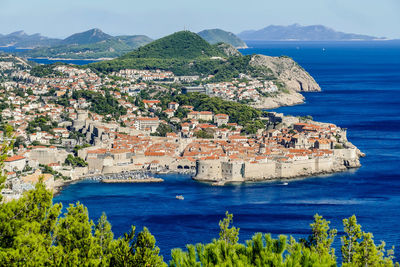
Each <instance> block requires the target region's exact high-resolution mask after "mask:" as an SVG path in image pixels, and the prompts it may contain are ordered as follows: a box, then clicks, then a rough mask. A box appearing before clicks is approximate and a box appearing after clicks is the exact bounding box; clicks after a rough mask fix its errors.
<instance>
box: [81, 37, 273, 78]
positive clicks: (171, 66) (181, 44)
mask: <svg viewBox="0 0 400 267" xmlns="http://www.w3.org/2000/svg"><path fill="white" fill-rule="evenodd" d="M213 56H214V57H215V56H216V57H219V58H212V57H213ZM250 59H251V56H242V55H241V54H240V53H239V55H238V56H228V55H227V54H225V52H224V50H223V48H221V47H220V46H218V45H210V44H208V43H207V42H206V41H205V40H203V39H202V38H201V37H199V36H198V35H197V34H195V33H191V32H188V31H183V32H177V33H174V34H172V35H169V36H166V37H164V38H161V39H159V40H156V41H154V42H152V43H150V44H147V45H145V46H143V47H140V48H139V49H137V50H136V51H133V52H132V53H128V54H126V55H125V56H123V57H120V58H118V59H114V60H109V61H103V62H96V63H92V64H89V65H88V67H90V68H92V69H93V70H96V71H99V72H103V73H109V72H113V71H119V70H122V69H146V70H154V69H161V70H169V71H172V72H173V73H174V74H175V75H178V76H181V75H200V76H204V77H205V76H208V75H213V76H215V77H214V78H213V79H212V80H211V81H228V80H231V79H232V78H236V77H238V75H239V73H245V74H248V75H251V76H254V77H255V76H263V77H265V78H266V79H271V80H273V79H275V77H274V76H273V75H272V72H271V71H270V70H269V69H267V68H255V67H252V66H250V65H249V62H250Z"/></svg>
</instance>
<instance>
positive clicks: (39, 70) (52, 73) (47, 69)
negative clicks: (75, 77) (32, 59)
mask: <svg viewBox="0 0 400 267" xmlns="http://www.w3.org/2000/svg"><path fill="white" fill-rule="evenodd" d="M58 65H64V63H59V62H57V63H54V64H47V65H37V66H35V67H33V68H32V69H31V72H30V74H31V75H32V76H36V77H53V78H54V77H63V76H64V74H63V73H61V72H59V71H56V70H54V67H55V66H58Z"/></svg>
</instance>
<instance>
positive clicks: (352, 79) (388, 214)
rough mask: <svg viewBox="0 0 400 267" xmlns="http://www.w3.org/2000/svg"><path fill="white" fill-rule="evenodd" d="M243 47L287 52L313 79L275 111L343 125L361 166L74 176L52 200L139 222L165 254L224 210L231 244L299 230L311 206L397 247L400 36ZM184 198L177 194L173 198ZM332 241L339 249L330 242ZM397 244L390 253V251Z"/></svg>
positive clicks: (207, 235) (208, 228)
mask: <svg viewBox="0 0 400 267" xmlns="http://www.w3.org/2000/svg"><path fill="white" fill-rule="evenodd" d="M248 45H249V47H250V48H249V49H245V50H241V52H242V53H244V54H253V53H259V54H266V55H271V56H281V55H287V56H290V57H292V58H293V59H294V60H296V61H297V62H298V63H299V64H300V65H301V66H303V67H304V68H305V69H306V70H307V71H309V73H310V74H311V75H312V76H313V77H314V78H315V79H316V81H317V82H318V83H319V84H320V85H321V88H322V92H320V93H306V94H305V97H306V103H305V104H303V105H298V106H293V107H282V108H279V109H277V110H276V111H278V112H283V113H285V114H292V115H311V116H313V118H314V119H315V120H317V121H325V122H332V123H335V124H337V125H339V126H341V127H345V128H348V139H349V140H350V141H351V142H353V143H354V144H355V145H356V146H357V147H358V148H360V150H361V151H363V152H365V153H366V157H365V158H363V159H362V160H361V163H362V165H363V166H362V167H361V168H359V169H354V170H350V171H347V172H342V173H337V174H333V175H326V176H318V177H312V178H308V179H302V180H297V181H292V182H289V184H288V185H284V184H283V183H281V182H274V183H247V184H239V185H229V186H225V187H212V186H209V185H207V184H203V183H198V182H195V181H193V180H191V178H190V177H188V176H184V175H173V174H170V175H159V177H162V178H164V179H165V182H164V183H157V184H102V183H97V182H89V181H83V182H79V183H76V184H72V185H70V186H68V187H67V188H65V189H64V190H63V191H62V192H61V193H60V194H59V195H58V196H56V197H55V199H54V201H55V202H62V203H63V204H64V206H67V205H68V204H69V203H75V202H77V201H80V202H81V203H83V204H85V205H86V206H87V207H88V210H89V213H90V217H91V218H92V219H93V220H94V221H96V220H97V219H98V218H99V217H100V215H101V213H102V212H103V211H104V212H106V214H107V216H108V218H109V221H110V222H111V223H112V225H113V231H114V233H115V234H116V235H117V236H119V235H121V234H122V233H124V232H126V231H128V230H129V229H130V225H135V226H136V227H137V229H138V230H140V229H141V228H142V227H144V226H146V227H148V228H149V230H150V231H151V233H152V234H154V236H155V237H156V240H157V245H158V246H159V247H160V248H161V253H162V254H163V255H164V256H165V258H166V259H169V258H170V249H172V248H175V247H181V248H184V247H185V245H186V244H187V243H198V242H210V241H211V239H212V238H218V221H219V220H220V219H222V218H223V215H224V213H225V211H226V210H228V211H229V212H231V213H233V214H234V224H235V226H237V227H239V228H240V241H242V242H243V241H244V240H246V239H249V238H251V236H252V235H253V234H254V233H255V232H264V233H272V234H273V236H275V237H276V236H277V235H279V234H286V235H293V236H294V237H296V238H300V237H306V236H307V235H308V234H309V231H310V228H309V224H310V223H311V221H312V217H313V215H314V214H315V213H319V214H321V215H323V216H324V217H325V218H326V219H328V220H330V221H331V226H332V227H335V228H337V229H338V230H339V234H341V233H342V230H343V227H342V219H343V218H346V217H349V216H351V215H353V214H356V215H357V218H358V220H359V223H361V224H362V226H363V229H364V230H365V231H370V232H373V233H374V235H375V240H376V242H379V240H384V241H386V243H387V246H388V247H390V246H392V245H399V244H400V235H399V234H398V233H399V231H400V223H399V221H400V213H399V210H400V163H399V162H400V42H395V41H393V42H347V43H346V42H342V43H326V42H254V43H249V44H248ZM181 194H182V195H183V196H184V197H185V199H184V200H182V201H181V200H177V199H176V198H175V196H176V195H181ZM334 246H335V248H336V251H337V255H339V253H340V250H339V247H340V240H339V239H338V238H337V239H336V241H335V243H334ZM399 252H400V248H399V249H398V250H397V251H396V256H397V257H399V256H400V253H399Z"/></svg>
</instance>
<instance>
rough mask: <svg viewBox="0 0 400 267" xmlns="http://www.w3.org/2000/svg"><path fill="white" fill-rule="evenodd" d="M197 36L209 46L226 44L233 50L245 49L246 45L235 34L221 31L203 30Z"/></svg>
mask: <svg viewBox="0 0 400 267" xmlns="http://www.w3.org/2000/svg"><path fill="white" fill-rule="evenodd" d="M197 34H198V35H200V36H201V37H202V38H203V39H204V40H206V41H207V42H209V43H210V44H217V43H226V44H230V45H231V46H233V47H235V48H247V45H246V43H245V42H243V40H241V39H240V38H239V37H237V36H236V35H235V34H233V33H231V32H227V31H224V30H221V29H211V30H204V31H201V32H199V33H197Z"/></svg>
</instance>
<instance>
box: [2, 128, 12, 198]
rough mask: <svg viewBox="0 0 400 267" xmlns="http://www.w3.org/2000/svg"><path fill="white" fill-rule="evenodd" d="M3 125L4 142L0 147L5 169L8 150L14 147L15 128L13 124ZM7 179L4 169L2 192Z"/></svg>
mask: <svg viewBox="0 0 400 267" xmlns="http://www.w3.org/2000/svg"><path fill="white" fill-rule="evenodd" d="M2 126H3V127H2V128H3V129H2V130H3V132H4V133H3V135H4V138H3V140H4V141H3V143H2V144H1V147H0V171H1V170H3V169H4V161H5V160H6V159H7V157H8V152H9V151H10V150H11V149H12V148H13V147H14V141H13V140H12V139H13V128H12V126H11V125H8V124H4V125H2ZM10 140H11V141H10ZM6 179H7V176H6V175H5V174H4V172H3V171H1V172H0V192H1V190H2V189H3V188H4V183H5V181H6ZM2 198H3V196H2V195H1V194H0V203H1V201H2Z"/></svg>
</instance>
